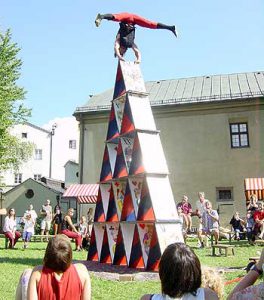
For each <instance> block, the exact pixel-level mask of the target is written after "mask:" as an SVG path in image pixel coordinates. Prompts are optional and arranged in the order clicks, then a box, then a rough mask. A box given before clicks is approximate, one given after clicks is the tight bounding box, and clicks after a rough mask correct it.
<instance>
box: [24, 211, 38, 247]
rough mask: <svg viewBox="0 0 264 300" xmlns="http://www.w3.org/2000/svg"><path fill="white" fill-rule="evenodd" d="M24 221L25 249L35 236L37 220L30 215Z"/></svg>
mask: <svg viewBox="0 0 264 300" xmlns="http://www.w3.org/2000/svg"><path fill="white" fill-rule="evenodd" d="M23 219H24V224H25V225H24V231H23V237H22V238H23V241H24V246H23V247H24V249H26V248H27V247H28V243H29V242H30V239H31V236H32V235H33V234H34V227H35V220H34V219H33V218H32V216H31V214H30V213H28V214H27V215H26V217H25V218H23Z"/></svg>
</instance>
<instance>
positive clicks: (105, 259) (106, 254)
mask: <svg viewBox="0 0 264 300" xmlns="http://www.w3.org/2000/svg"><path fill="white" fill-rule="evenodd" d="M100 262H101V263H106V264H111V263H112V260H111V255H110V250H109V244H108V237H107V232H106V228H105V230H104V237H103V244H102V250H101V257H100Z"/></svg>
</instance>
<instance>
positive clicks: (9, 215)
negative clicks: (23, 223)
mask: <svg viewBox="0 0 264 300" xmlns="http://www.w3.org/2000/svg"><path fill="white" fill-rule="evenodd" d="M11 210H13V211H14V212H15V213H14V219H16V211H15V209H14V208H9V210H8V217H9V218H10V217H11V214H10V212H11Z"/></svg>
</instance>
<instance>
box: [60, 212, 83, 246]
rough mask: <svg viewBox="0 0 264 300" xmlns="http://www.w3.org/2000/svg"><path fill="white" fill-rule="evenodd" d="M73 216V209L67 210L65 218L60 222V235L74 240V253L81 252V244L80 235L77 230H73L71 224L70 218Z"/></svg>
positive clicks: (73, 227)
mask: <svg viewBox="0 0 264 300" xmlns="http://www.w3.org/2000/svg"><path fill="white" fill-rule="evenodd" d="M73 214H74V210H73V208H69V209H68V212H67V214H66V216H65V217H64V219H63V220H62V224H61V233H62V234H65V235H67V237H69V238H71V239H75V244H76V249H75V250H76V251H80V250H81V244H82V235H81V233H80V232H78V230H77V229H76V228H75V226H74V224H73V223H72V216H73Z"/></svg>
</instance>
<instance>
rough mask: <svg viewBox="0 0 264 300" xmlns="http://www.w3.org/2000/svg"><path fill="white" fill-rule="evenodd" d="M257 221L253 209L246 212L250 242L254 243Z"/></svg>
mask: <svg viewBox="0 0 264 300" xmlns="http://www.w3.org/2000/svg"><path fill="white" fill-rule="evenodd" d="M254 226H255V221H254V218H253V215H252V211H251V210H248V211H247V214H246V230H247V239H248V242H249V243H250V244H253V243H254V241H255V235H254V234H253V232H254Z"/></svg>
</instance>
